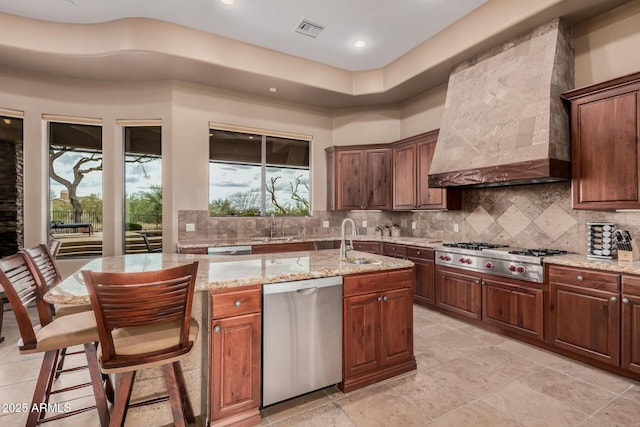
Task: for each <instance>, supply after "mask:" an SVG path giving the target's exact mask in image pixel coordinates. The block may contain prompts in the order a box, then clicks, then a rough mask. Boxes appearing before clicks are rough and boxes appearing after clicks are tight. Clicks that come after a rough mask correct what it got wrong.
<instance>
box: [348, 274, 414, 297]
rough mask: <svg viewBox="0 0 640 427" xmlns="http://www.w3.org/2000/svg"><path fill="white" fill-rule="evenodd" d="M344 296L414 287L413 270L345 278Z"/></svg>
mask: <svg viewBox="0 0 640 427" xmlns="http://www.w3.org/2000/svg"><path fill="white" fill-rule="evenodd" d="M343 286H344V288H343V289H344V296H345V297H348V296H351V295H360V294H366V293H370V292H382V291H387V290H390V289H397V288H410V287H412V286H413V269H408V268H405V269H402V270H392V271H385V272H380V273H370V274H357V275H351V276H345V277H344V285H343Z"/></svg>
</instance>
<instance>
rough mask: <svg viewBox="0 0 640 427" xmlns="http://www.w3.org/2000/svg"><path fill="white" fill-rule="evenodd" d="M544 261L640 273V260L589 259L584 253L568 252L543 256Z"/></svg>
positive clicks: (546, 262)
mask: <svg viewBox="0 0 640 427" xmlns="http://www.w3.org/2000/svg"><path fill="white" fill-rule="evenodd" d="M544 263H545V264H554V265H565V266H569V267H578V268H591V269H593V270H604V271H611V272H615V273H629V274H640V261H619V260H617V259H613V260H602V259H589V258H587V256H586V255H578V254H568V255H557V256H552V257H548V258H545V259H544Z"/></svg>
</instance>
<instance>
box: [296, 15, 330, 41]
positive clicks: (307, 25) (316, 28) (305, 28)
mask: <svg viewBox="0 0 640 427" xmlns="http://www.w3.org/2000/svg"><path fill="white" fill-rule="evenodd" d="M322 30H324V26H323V25H320V24H316V23H315V22H311V21H309V20H307V19H305V18H302V19H301V20H300V22H299V23H298V25H296V28H294V30H293V31H295V32H296V33H299V34H302V35H305V36H307V37H311V38H312V39H315V38H316V37H318V34H320V32H321V31H322Z"/></svg>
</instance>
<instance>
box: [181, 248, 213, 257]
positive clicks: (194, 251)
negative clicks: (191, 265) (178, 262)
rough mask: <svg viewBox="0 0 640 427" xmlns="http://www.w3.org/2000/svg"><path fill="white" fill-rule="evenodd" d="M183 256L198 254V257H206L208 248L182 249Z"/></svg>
mask: <svg viewBox="0 0 640 427" xmlns="http://www.w3.org/2000/svg"><path fill="white" fill-rule="evenodd" d="M180 253H181V254H197V255H206V254H207V248H181V249H180Z"/></svg>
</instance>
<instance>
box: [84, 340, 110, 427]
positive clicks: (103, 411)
mask: <svg viewBox="0 0 640 427" xmlns="http://www.w3.org/2000/svg"><path fill="white" fill-rule="evenodd" d="M84 353H85V355H86V357H87V365H88V367H89V375H90V376H91V385H92V387H93V396H94V397H95V399H96V409H97V410H98V416H99V417H100V425H101V426H102V427H107V426H108V425H109V408H108V407H107V398H106V397H105V392H104V388H103V387H102V374H101V372H100V367H99V366H98V356H97V354H96V347H95V344H94V343H87V344H85V345H84Z"/></svg>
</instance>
